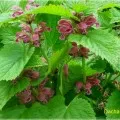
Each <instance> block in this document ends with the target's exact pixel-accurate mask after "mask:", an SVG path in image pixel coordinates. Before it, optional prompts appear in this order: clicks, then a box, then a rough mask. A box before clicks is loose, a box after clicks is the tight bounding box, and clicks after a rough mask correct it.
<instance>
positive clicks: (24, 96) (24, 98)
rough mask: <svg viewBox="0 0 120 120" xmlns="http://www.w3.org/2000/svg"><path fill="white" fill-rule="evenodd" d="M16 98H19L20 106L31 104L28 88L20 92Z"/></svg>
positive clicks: (30, 94)
mask: <svg viewBox="0 0 120 120" xmlns="http://www.w3.org/2000/svg"><path fill="white" fill-rule="evenodd" d="M17 97H18V98H19V100H20V102H21V103H22V104H26V103H29V102H31V100H32V98H33V97H32V93H31V90H30V87H28V88H27V89H26V90H23V91H22V92H20V93H18V94H17Z"/></svg>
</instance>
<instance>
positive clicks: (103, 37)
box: [69, 30, 120, 70]
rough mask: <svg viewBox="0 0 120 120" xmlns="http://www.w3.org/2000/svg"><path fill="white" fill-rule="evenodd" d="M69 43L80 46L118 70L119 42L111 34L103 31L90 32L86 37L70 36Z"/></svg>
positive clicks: (119, 68) (119, 65) (119, 67)
mask: <svg viewBox="0 0 120 120" xmlns="http://www.w3.org/2000/svg"><path fill="white" fill-rule="evenodd" d="M69 41H71V42H73V41H74V42H77V43H78V44H82V45H83V46H85V47H87V48H89V49H90V51H92V52H94V53H95V54H96V55H98V56H100V57H101V58H102V59H106V60H107V61H108V62H109V63H110V64H111V65H112V66H114V67H115V68H116V69H117V70H120V64H119V55H120V41H119V39H118V38H117V37H115V36H114V35H112V34H111V33H108V32H107V31H105V30H92V31H90V32H88V34H87V35H71V36H70V37H69Z"/></svg>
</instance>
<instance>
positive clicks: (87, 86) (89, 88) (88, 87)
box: [84, 82, 92, 95]
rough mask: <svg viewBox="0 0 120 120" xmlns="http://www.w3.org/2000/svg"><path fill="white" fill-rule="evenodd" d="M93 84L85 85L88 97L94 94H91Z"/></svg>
mask: <svg viewBox="0 0 120 120" xmlns="http://www.w3.org/2000/svg"><path fill="white" fill-rule="evenodd" d="M91 87H92V86H91V84H90V83H89V82H87V83H86V84H85V88H84V89H85V91H86V94H87V95H90V94H91V93H92V92H91Z"/></svg>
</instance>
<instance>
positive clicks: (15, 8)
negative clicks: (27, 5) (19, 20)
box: [12, 6, 23, 17]
mask: <svg viewBox="0 0 120 120" xmlns="http://www.w3.org/2000/svg"><path fill="white" fill-rule="evenodd" d="M12 10H13V11H14V13H13V14H12V17H17V16H19V15H21V14H23V10H22V8H20V7H19V6H13V7H12Z"/></svg>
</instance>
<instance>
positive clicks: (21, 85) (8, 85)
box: [0, 79, 29, 110]
mask: <svg viewBox="0 0 120 120" xmlns="http://www.w3.org/2000/svg"><path fill="white" fill-rule="evenodd" d="M27 86H29V80H27V79H22V80H19V81H18V82H17V83H16V84H15V85H14V84H13V83H12V81H0V110H1V109H2V108H3V106H4V105H5V104H6V103H7V101H8V100H9V99H10V98H11V97H13V96H14V95H15V94H16V93H17V92H20V91H22V90H24V89H25V88H26V87H27Z"/></svg>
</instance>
